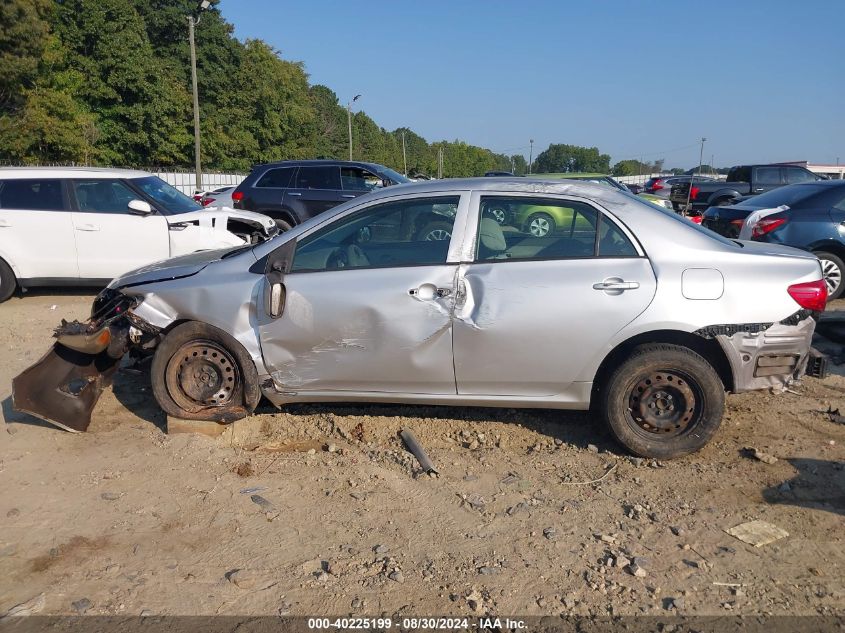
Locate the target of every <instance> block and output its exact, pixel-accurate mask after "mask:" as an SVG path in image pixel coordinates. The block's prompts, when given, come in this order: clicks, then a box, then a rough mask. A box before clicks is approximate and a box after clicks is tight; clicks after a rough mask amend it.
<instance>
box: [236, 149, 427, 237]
mask: <svg viewBox="0 0 845 633" xmlns="http://www.w3.org/2000/svg"><path fill="white" fill-rule="evenodd" d="M406 182H411V181H410V180H408V179H407V178H406V177H405V176H403V175H402V174H400V173H397V172H395V171H393V170H392V169H390V168H389V167H385V166H384V165H378V164H376V163H359V162H352V161H343V160H286V161H281V162H278V163H267V164H264V165H256V166H255V167H253V168H252V172H251V173H250V174H249V176H247V178H246V180H244V181H243V182H242V183H241V184H240V185H238V187H237V188H236V189H235V191H234V192H232V201H233V202H234V205H235V208H236V209H245V210H247V211H258V212H260V213H263V214H264V215H268V216H270V217H271V218H273V219H274V220H276V224H278V225H279V228H281V229H282V230H287V229H289V228H291V227H293V226H296V225H297V224H299V223H300V222H304V221H305V220H307V219H308V218H311V217H314V216H315V215H318V214H320V213H322V212H323V211H328V210H329V209H331V208H332V207H336V206H337V205H339V204H341V203H343V202H346V201H348V200H349V199H350V198H355V197H357V196H360V195H362V194H365V193H368V192H370V191H373V190H374V189H380V188H382V187H389V186H390V185H398V184H401V183H406Z"/></svg>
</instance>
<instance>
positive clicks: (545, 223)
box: [528, 213, 555, 237]
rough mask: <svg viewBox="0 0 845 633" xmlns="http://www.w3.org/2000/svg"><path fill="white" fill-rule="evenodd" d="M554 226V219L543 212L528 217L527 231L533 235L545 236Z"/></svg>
mask: <svg viewBox="0 0 845 633" xmlns="http://www.w3.org/2000/svg"><path fill="white" fill-rule="evenodd" d="M554 228H555V223H554V220H552V218H551V217H550V216H548V215H546V214H545V213H538V214H537V215H532V216H531V217H530V218H528V232H529V233H530V234H531V235H533V236H534V237H545V236H546V235H548V234H549V233H551V232H552V231H553V230H554Z"/></svg>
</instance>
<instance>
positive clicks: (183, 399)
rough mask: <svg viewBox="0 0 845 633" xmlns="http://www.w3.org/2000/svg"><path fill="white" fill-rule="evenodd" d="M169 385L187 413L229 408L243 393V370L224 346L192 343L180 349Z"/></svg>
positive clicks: (169, 372)
mask: <svg viewBox="0 0 845 633" xmlns="http://www.w3.org/2000/svg"><path fill="white" fill-rule="evenodd" d="M164 377H165V385H166V387H167V391H168V393H169V394H170V397H171V398H173V401H174V402H175V403H176V404H177V405H178V406H179V407H180V408H182V409H184V410H185V411H197V410H198V409H202V408H205V407H213V406H217V407H219V406H222V405H226V404H229V403H230V402H231V401H232V398H233V397H234V396H235V394H237V393H238V392H239V386H240V383H241V376H240V369H239V367H238V364H237V363H236V362H235V359H234V358H233V357H232V355H231V354H229V352H228V351H226V350H225V349H224V348H223V347H222V346H221V345H219V344H217V343H214V342H212V341H190V342H188V343H186V344H185V345H183V346H182V347H180V348H179V349H178V350H177V351H176V353H175V354H173V356H171V358H170V361H169V362H168V363H167V368H166V369H165V376H164Z"/></svg>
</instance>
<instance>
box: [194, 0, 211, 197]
mask: <svg viewBox="0 0 845 633" xmlns="http://www.w3.org/2000/svg"><path fill="white" fill-rule="evenodd" d="M210 6H211V2H210V1H209V0H200V3H199V4H198V5H197V13H196V15H189V16H188V42H189V43H190V46H191V87H192V89H193V92H194V168H195V169H196V183H195V184H196V190H197V191H202V167H201V165H200V98H199V93H198V91H197V49H196V46H194V27H196V26H197V24H199V23H200V18H201V17H202V12H203V11H205V10H206V9H208V7H210Z"/></svg>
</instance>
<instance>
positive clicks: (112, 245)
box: [0, 168, 278, 301]
mask: <svg viewBox="0 0 845 633" xmlns="http://www.w3.org/2000/svg"><path fill="white" fill-rule="evenodd" d="M277 232H278V228H277V227H276V225H275V223H274V222H273V221H272V220H270V219H269V218H267V217H266V216H263V215H260V214H257V213H251V212H249V211H235V210H234V209H211V210H208V209H203V207H202V205H200V204H198V203H196V202H194V201H193V200H192V199H191V198H190V197H189V196H186V195H184V194H183V193H181V192H180V191H179V190H178V189H176V188H174V187H171V186H170V185H168V184H167V183H166V182H164V181H163V180H161V179H159V178H157V177H156V176H153V175H152V174H149V173H147V172H143V171H134V170H127V169H92V168H29V169H23V168H3V169H0V301H5V300H6V299H8V298H9V297H10V296H11V295H12V293H13V292H14V291H15V289H16V288H23V289H26V288H31V287H35V286H58V285H74V286H78V285H100V286H104V285H106V284H107V283H108V282H109V281H110V280H111V279H113V278H114V277H117V276H119V275H122V274H123V273H125V272H127V271H129V270H132V269H135V268H138V267H140V266H145V265H147V264H151V263H153V262H157V261H161V260H163V259H167V258H169V257H175V256H179V255H184V254H187V253H192V252H194V251H198V250H205V249H219V248H231V247H233V246H242V245H244V244H252V243H255V242H257V241H261V240H264V239H267V238H269V237H271V236H273V235H275V234H276V233H277Z"/></svg>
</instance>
